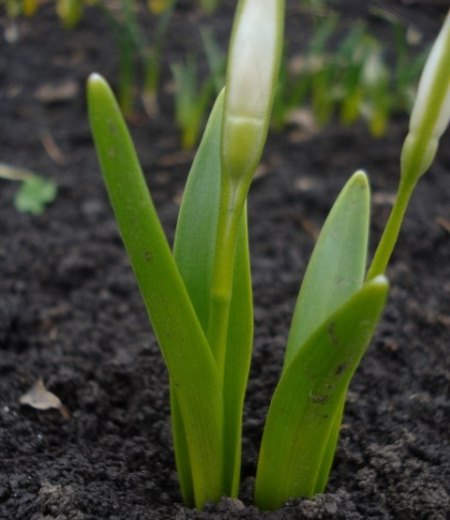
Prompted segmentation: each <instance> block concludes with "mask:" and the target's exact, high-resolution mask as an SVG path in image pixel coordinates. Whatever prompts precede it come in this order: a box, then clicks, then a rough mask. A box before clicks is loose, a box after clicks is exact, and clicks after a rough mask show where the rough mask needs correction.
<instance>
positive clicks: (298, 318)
mask: <svg viewBox="0 0 450 520" xmlns="http://www.w3.org/2000/svg"><path fill="white" fill-rule="evenodd" d="M368 233H369V185H368V182H367V176H366V174H365V173H363V172H361V171H358V172H356V173H355V174H353V176H352V177H351V178H350V180H349V181H348V182H347V184H346V185H345V186H344V188H343V189H342V191H341V193H340V194H339V197H338V198H337V199H336V202H335V203H334V205H333V207H332V209H331V211H330V213H329V215H328V217H327V219H326V221H325V224H324V225H323V228H322V231H321V232H320V236H319V239H318V240H317V243H316V245H315V247H314V251H313V253H312V255H311V259H310V261H309V263H308V267H307V269H306V273H305V276H304V279H303V282H302V286H301V288H300V292H299V295H298V299H297V303H296V306H295V311H294V316H293V319H292V324H291V329H290V331H289V338H288V344H287V347H286V354H285V359H284V368H285V369H286V368H287V367H288V366H289V363H290V362H291V361H292V359H293V358H294V357H295V355H296V353H297V352H298V350H299V349H300V347H301V345H302V344H303V343H304V342H305V341H306V340H307V338H308V337H309V336H310V335H311V334H312V333H313V332H314V330H315V329H317V327H319V325H320V324H321V323H322V322H323V321H324V320H325V319H326V318H327V317H328V316H330V314H332V313H333V312H334V311H335V310H336V309H337V308H339V307H340V306H341V305H342V303H344V302H345V301H346V300H347V299H348V298H349V297H350V296H351V295H352V294H353V293H354V292H356V291H357V290H358V289H359V288H360V287H361V286H362V284H363V281H364V273H365V269H366V255H367V241H368Z"/></svg>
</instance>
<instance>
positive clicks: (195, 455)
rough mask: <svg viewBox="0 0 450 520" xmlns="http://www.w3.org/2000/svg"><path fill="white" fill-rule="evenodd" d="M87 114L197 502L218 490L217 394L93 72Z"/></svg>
mask: <svg viewBox="0 0 450 520" xmlns="http://www.w3.org/2000/svg"><path fill="white" fill-rule="evenodd" d="M88 105H89V117H90V123H91V127H92V132H93V135H94V141H95V145H96V148H97V153H98V155H99V158H100V164H101V167H102V171H103V177H104V180H105V184H106V187H107V190H108V194H109V199H110V202H111V205H112V207H113V210H114V214H115V217H116V220H117V223H118V226H119V230H120V233H121V235H122V240H123V242H124V244H125V247H126V249H127V252H128V255H129V257H130V261H131V264H132V267H133V270H134V273H135V276H136V279H137V281H138V285H139V288H140V291H141V294H142V297H143V299H144V302H145V305H146V308H147V312H148V314H149V317H150V320H151V323H152V325H153V329H154V331H155V333H156V336H157V338H158V341H159V344H160V347H161V350H162V353H163V356H164V359H165V361H166V364H167V366H168V370H169V373H170V378H171V384H172V388H173V389H174V392H175V396H176V399H177V402H178V405H179V410H180V414H181V417H182V420H183V426H184V429H185V434H186V438H187V439H188V446H189V458H190V461H191V466H192V475H193V488H194V495H195V504H196V506H197V507H202V506H203V504H204V503H205V502H207V501H218V500H219V499H220V496H221V494H222V419H221V415H222V409H221V407H222V395H221V388H220V385H219V383H218V376H217V370H216V366H215V362H214V359H213V357H212V354H211V351H210V348H209V345H208V342H207V340H206V338H205V335H204V333H203V330H202V328H201V325H200V323H199V321H198V319H197V316H196V314H195V310H194V308H193V306H192V304H191V301H190V299H189V295H188V292H187V290H186V287H185V285H184V283H183V280H182V278H181V275H180V273H179V271H178V268H177V266H176V264H175V261H174V259H173V256H172V253H171V250H170V247H169V244H168V243H167V240H166V237H165V235H164V232H163V230H162V227H161V224H160V222H159V219H158V216H157V214H156V211H155V208H154V205H153V202H152V199H151V196H150V193H149V191H148V188H147V185H146V182H145V179H144V176H143V174H142V171H141V168H140V165H139V161H138V158H137V156H136V152H135V150H134V147H133V144H132V141H131V137H130V135H129V133H128V130H127V128H126V125H125V122H124V120H123V117H122V115H121V113H120V109H119V107H118V105H117V102H116V100H115V99H114V95H113V94H112V92H111V90H110V88H109V87H108V85H107V84H106V82H105V81H104V80H103V79H102V78H101V77H100V76H98V75H93V76H91V78H90V80H89V84H88Z"/></svg>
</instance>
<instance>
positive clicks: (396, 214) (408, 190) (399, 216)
mask: <svg viewBox="0 0 450 520" xmlns="http://www.w3.org/2000/svg"><path fill="white" fill-rule="evenodd" d="M408 177H409V176H408V175H402V178H401V180H400V185H399V188H398V192H397V197H396V199H395V203H394V207H393V208H392V211H391V214H390V215H389V220H388V222H387V224H386V227H385V229H384V232H383V235H382V237H381V240H380V243H379V244H378V247H377V250H376V251H375V255H374V258H373V260H372V264H371V266H370V268H369V271H368V273H367V281H369V280H372V279H373V278H375V277H376V276H378V275H380V274H384V273H385V271H386V268H387V265H388V263H389V260H390V258H391V255H392V252H393V251H394V247H395V244H396V243H397V239H398V235H399V233H400V228H401V225H402V223H403V219H404V217H405V212H406V208H407V207H408V204H409V200H410V198H411V195H412V192H413V191H414V188H415V187H416V184H417V180H415V181H413V182H411V180H410V179H411V177H409V178H408Z"/></svg>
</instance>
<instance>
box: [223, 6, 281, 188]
mask: <svg viewBox="0 0 450 520" xmlns="http://www.w3.org/2000/svg"><path fill="white" fill-rule="evenodd" d="M283 16H284V0H240V2H239V4H238V7H237V12H236V18H235V23H234V26H233V33H232V37H231V44H230V50H229V56H228V68H227V82H226V87H225V108H224V121H223V137H222V166H223V168H224V170H225V173H226V174H228V175H231V176H232V177H235V178H242V177H245V176H247V175H252V174H253V171H254V169H255V168H256V166H257V164H258V161H259V159H260V157H261V153H262V149H263V146H264V142H265V140H266V136H267V128H268V125H269V118H270V112H271V109H272V103H273V97H274V91H275V87H276V82H277V79H278V68H279V63H280V57H281V48H282V34H283V25H284V24H283Z"/></svg>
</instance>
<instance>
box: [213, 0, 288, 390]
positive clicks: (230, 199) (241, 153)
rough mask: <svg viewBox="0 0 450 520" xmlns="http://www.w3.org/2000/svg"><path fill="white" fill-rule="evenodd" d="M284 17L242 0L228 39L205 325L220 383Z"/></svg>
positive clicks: (278, 4)
mask: <svg viewBox="0 0 450 520" xmlns="http://www.w3.org/2000/svg"><path fill="white" fill-rule="evenodd" d="M283 14H284V1H283V0H240V2H239V3H238V6H237V11H236V17H235V23H234V25H233V33H232V37H231V44H230V52H229V62H228V69H227V82H226V90H225V109H224V117H223V129H222V159H221V165H222V180H221V185H222V190H221V198H220V205H219V208H220V209H219V217H218V224H217V241H216V257H215V260H214V267H213V276H212V283H211V300H210V312H209V323H208V340H209V343H210V345H211V348H212V349H213V353H214V356H215V358H216V361H217V363H218V369H219V373H220V372H221V373H222V381H223V372H224V360H225V350H226V340H227V328H228V317H229V313H230V300H231V290H232V279H233V265H234V254H235V247H236V232H237V228H238V224H239V221H240V218H241V215H242V210H243V207H244V204H245V200H246V196H247V192H248V188H249V186H250V183H251V179H252V177H253V174H254V172H255V169H256V167H257V165H258V162H259V160H260V157H261V154H262V149H263V146H264V142H265V140H266V136H267V130H268V126H269V117H270V112H271V108H272V104H273V97H274V91H275V85H276V78H277V77H278V69H279V64H280V58H281V47H282V43H281V42H282V34H283V25H284V24H283Z"/></svg>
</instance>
